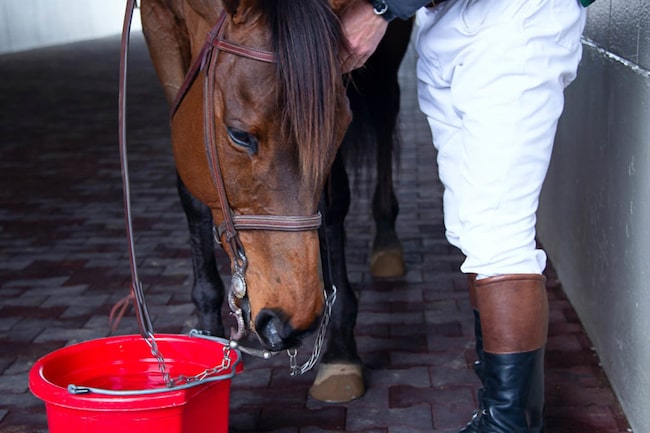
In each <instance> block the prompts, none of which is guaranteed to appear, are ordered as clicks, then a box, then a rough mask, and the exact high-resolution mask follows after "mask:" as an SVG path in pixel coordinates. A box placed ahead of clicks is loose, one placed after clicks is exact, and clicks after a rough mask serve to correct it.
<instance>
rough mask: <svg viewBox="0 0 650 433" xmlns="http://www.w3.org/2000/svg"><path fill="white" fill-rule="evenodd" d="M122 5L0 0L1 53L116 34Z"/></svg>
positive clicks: (107, 0) (91, 0) (108, 0)
mask: <svg viewBox="0 0 650 433" xmlns="http://www.w3.org/2000/svg"><path fill="white" fill-rule="evenodd" d="M125 7H126V2H125V0H1V1H0V54H2V53H8V52H12V51H20V50H27V49H31V48H38V47H43V46H47V45H56V44H63V43H68V42H74V41H79V40H84V39H93V38H99V37H103V36H108V35H114V34H118V33H120V32H121V31H122V23H123V20H124V11H125ZM139 28H140V18H139V16H137V17H134V20H133V29H134V30H135V29H139Z"/></svg>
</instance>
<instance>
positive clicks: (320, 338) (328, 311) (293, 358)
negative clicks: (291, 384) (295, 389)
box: [287, 284, 336, 376]
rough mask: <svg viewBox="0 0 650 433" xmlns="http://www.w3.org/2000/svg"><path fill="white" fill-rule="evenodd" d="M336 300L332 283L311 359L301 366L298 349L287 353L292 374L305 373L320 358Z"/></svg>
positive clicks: (326, 297)
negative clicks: (299, 364)
mask: <svg viewBox="0 0 650 433" xmlns="http://www.w3.org/2000/svg"><path fill="white" fill-rule="evenodd" d="M334 302H336V286H335V285H334V284H332V294H331V295H330V296H327V293H326V294H325V303H326V308H325V313H324V314H323V318H322V320H321V324H320V328H319V329H318V334H317V335H316V341H315V342H314V349H313V350H312V352H311V356H310V357H309V359H308V360H307V361H306V362H305V363H304V364H303V365H301V366H298V360H297V356H298V350H297V349H289V350H287V354H288V355H289V368H290V370H291V375H292V376H296V375H299V374H305V373H306V372H308V371H309V370H311V369H312V367H314V365H315V364H316V362H317V361H318V358H319V357H320V351H321V348H322V347H323V342H324V341H325V334H326V333H327V327H328V326H329V322H330V318H331V316H332V306H333V305H334Z"/></svg>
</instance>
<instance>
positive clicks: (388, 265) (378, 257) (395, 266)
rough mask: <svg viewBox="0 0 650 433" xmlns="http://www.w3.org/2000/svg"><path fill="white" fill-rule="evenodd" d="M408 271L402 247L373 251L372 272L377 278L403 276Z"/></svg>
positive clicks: (371, 259) (371, 258)
mask: <svg viewBox="0 0 650 433" xmlns="http://www.w3.org/2000/svg"><path fill="white" fill-rule="evenodd" d="M405 273H406V265H405V264H404V254H403V253H402V250H401V249H400V248H391V249H386V250H377V251H373V253H372V256H371V257H370V274H371V275H372V276H373V277H376V278H395V277H401V276H402V275H404V274H405Z"/></svg>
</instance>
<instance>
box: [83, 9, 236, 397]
mask: <svg viewBox="0 0 650 433" xmlns="http://www.w3.org/2000/svg"><path fill="white" fill-rule="evenodd" d="M135 2H136V0H127V2H126V12H125V14H124V26H123V28H122V40H121V46H120V80H119V96H118V112H119V113H118V136H119V148H120V165H121V169H122V190H123V195H124V214H125V219H126V237H127V241H128V246H129V263H130V266H131V298H132V299H133V301H134V307H135V314H136V318H137V321H138V327H139V328H140V335H142V338H143V339H144V341H145V342H146V343H147V345H148V346H149V349H150V350H151V354H152V355H153V357H154V358H156V361H157V362H158V369H159V370H160V373H161V374H162V376H163V380H164V382H165V385H166V386H167V388H172V387H178V386H180V385H182V384H186V385H189V384H192V383H194V382H198V381H201V380H204V379H207V378H210V377H214V376H215V375H218V374H220V373H222V372H224V371H226V370H228V369H229V368H231V366H232V359H231V357H230V354H231V350H233V348H231V346H230V344H224V347H223V351H224V356H223V359H222V362H221V364H220V365H218V366H215V367H213V368H209V369H206V370H205V371H203V372H201V373H199V374H197V375H195V376H179V377H177V378H172V377H171V375H170V373H169V369H168V368H167V365H166V364H165V358H164V357H163V355H162V353H161V352H160V349H159V348H158V344H157V343H156V339H155V337H154V332H153V325H152V323H151V317H150V315H149V310H148V309H147V304H146V302H145V298H144V291H143V289H142V283H141V282H140V278H139V277H138V267H137V263H136V258H135V244H134V242H133V222H132V216H131V192H130V187H129V185H130V182H129V169H128V158H127V151H126V75H127V59H128V48H129V36H130V33H131V22H132V20H133V10H134V9H135ZM190 336H191V337H192V336H200V333H199V332H198V331H192V332H190ZM204 338H205V337H204ZM238 359H239V357H238ZM233 374H234V373H233ZM87 389H88V388H86V390H87ZM104 393H105V392H104Z"/></svg>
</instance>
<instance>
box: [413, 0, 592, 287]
mask: <svg viewBox="0 0 650 433" xmlns="http://www.w3.org/2000/svg"><path fill="white" fill-rule="evenodd" d="M585 16H586V14H585V10H584V8H583V7H582V6H581V5H580V4H579V3H578V0H447V1H446V2H444V3H442V4H440V5H438V6H436V7H435V8H422V9H420V10H419V11H418V14H417V22H418V29H419V30H418V35H417V50H418V53H419V56H420V57H419V60H418V65H417V76H418V97H419V103H420V108H421V109H422V111H423V112H424V114H425V115H426V116H427V118H428V120H429V125H430V127H431V132H432V135H433V142H434V145H435V147H436V149H437V150H438V170H439V175H440V179H441V181H442V183H443V185H444V189H445V191H444V196H443V197H444V198H443V208H444V218H445V228H446V236H447V239H448V240H449V242H450V243H451V244H453V245H455V246H456V247H458V248H459V249H460V250H461V251H462V252H463V253H464V254H465V256H466V260H465V261H464V263H463V265H462V266H461V270H462V271H463V272H465V273H476V274H479V276H480V277H487V276H494V275H501V274H513V273H535V274H539V273H542V271H543V270H544V267H545V266H546V254H545V253H544V251H542V250H539V249H537V248H536V242H535V223H536V216H535V214H536V211H537V206H538V202H539V194H540V191H541V188H542V183H543V181H544V177H545V176H546V172H547V169H548V164H549V161H550V157H551V152H552V148H553V141H554V138H555V132H556V129H557V122H558V119H559V117H560V114H561V113H562V109H563V106H564V88H565V87H566V86H567V85H568V84H569V83H570V82H571V81H572V80H573V79H574V78H575V75H576V70H577V67H578V63H579V62H580V58H581V56H582V46H581V42H580V36H581V34H582V30H583V28H584V24H585Z"/></svg>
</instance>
